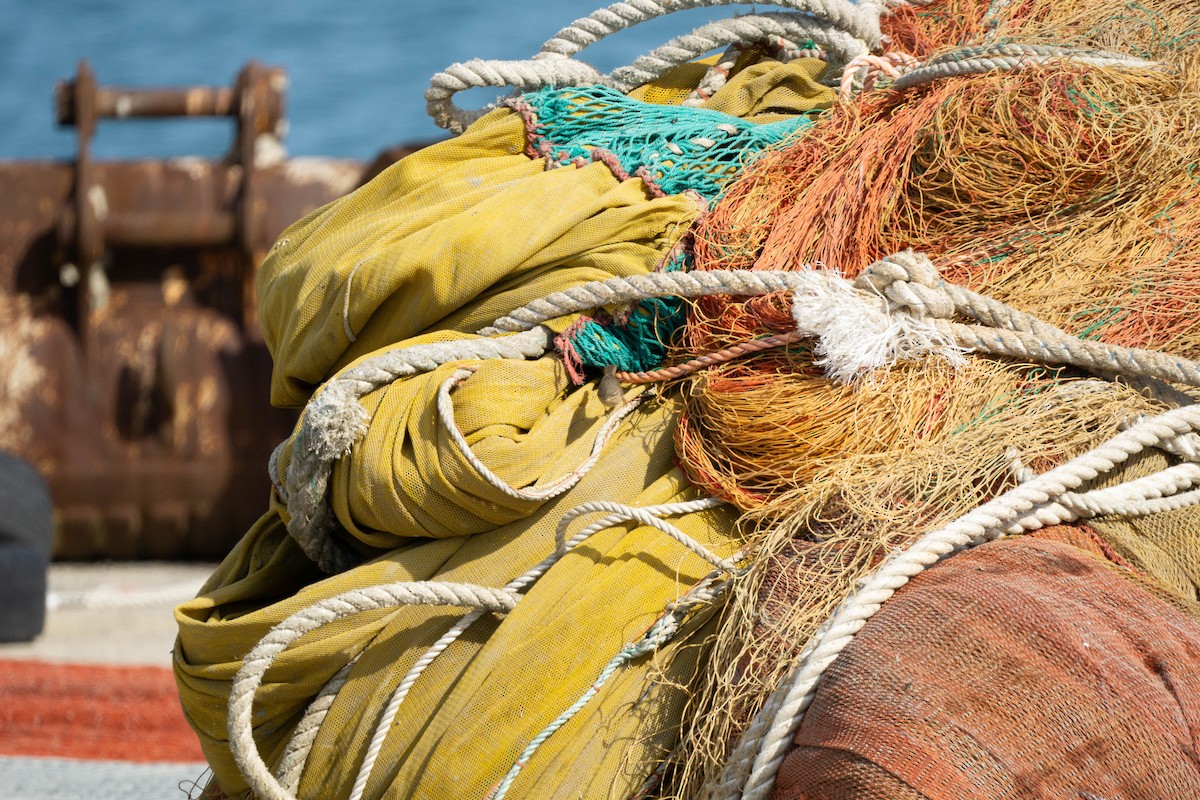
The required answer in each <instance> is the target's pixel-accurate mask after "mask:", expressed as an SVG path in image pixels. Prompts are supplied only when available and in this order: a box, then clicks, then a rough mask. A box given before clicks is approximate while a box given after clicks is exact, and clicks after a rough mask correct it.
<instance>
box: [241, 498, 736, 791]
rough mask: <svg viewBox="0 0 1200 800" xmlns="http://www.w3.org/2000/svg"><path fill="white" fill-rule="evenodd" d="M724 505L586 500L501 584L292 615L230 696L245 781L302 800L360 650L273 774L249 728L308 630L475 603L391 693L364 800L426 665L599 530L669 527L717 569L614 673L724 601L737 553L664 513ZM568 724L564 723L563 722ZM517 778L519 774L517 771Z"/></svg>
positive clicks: (375, 591)
mask: <svg viewBox="0 0 1200 800" xmlns="http://www.w3.org/2000/svg"><path fill="white" fill-rule="evenodd" d="M722 505H724V502H723V501H721V500H718V499H716V498H700V499H697V500H689V501H683V502H678V503H666V504H662V505H657V506H645V507H641V508H638V507H634V506H627V505H623V504H619V503H607V502H593V503H585V504H583V505H580V506H577V507H576V508H574V509H572V510H571V511H569V512H567V513H566V514H565V515H563V517H562V518H561V519H560V521H559V523H558V526H557V528H556V530H555V549H554V551H553V552H552V553H551V554H550V555H549V556H547V557H546V558H545V559H543V560H542V561H541V562H540V563H538V564H537V565H536V566H534V567H532V568H531V569H529V570H527V571H526V572H524V573H522V574H521V575H520V576H518V577H517V578H515V579H513V580H512V581H510V582H509V583H508V584H507V585H506V586H505V587H503V588H501V589H493V588H489V587H485V586H477V585H474V584H459V583H443V582H438V581H412V582H403V583H395V584H387V585H382V586H373V587H369V588H365V589H356V590H353V591H349V592H345V593H343V594H340V595H337V596H335V597H331V598H327V599H325V600H322V601H320V602H318V603H315V604H313V605H312V606H309V607H308V608H306V609H303V610H301V611H298V612H296V613H295V614H293V615H291V616H290V617H288V618H287V619H285V620H284V621H283V622H280V623H279V624H278V625H276V626H275V627H273V628H272V629H271V630H270V631H269V632H268V633H267V634H266V636H264V637H263V638H262V639H261V640H260V641H259V643H258V644H257V645H255V647H254V648H253V649H252V650H251V651H250V653H249V654H248V655H247V656H246V659H245V661H244V662H243V664H242V667H241V669H239V670H238V672H237V674H236V675H235V676H234V679H233V684H232V686H231V689H230V695H229V712H228V730H229V739H230V751H231V752H232V754H233V757H234V761H235V763H236V764H237V766H238V769H239V771H240V772H241V773H242V777H243V778H245V780H246V783H247V785H248V786H249V787H250V788H251V790H252V791H253V792H254V793H255V796H256V797H258V798H260V800H296V798H295V794H294V793H295V789H296V786H297V785H298V784H299V780H300V777H301V775H302V774H303V771H304V765H305V762H306V760H307V757H308V753H309V751H310V750H311V747H312V743H313V741H314V740H315V739H316V736H317V733H318V732H319V730H320V727H321V725H322V723H323V722H324V720H325V716H326V714H327V712H328V710H329V707H330V706H331V705H332V703H333V701H334V699H335V698H336V696H337V693H338V692H339V691H340V690H341V688H342V686H343V685H344V684H345V681H346V678H347V676H348V675H349V673H350V670H351V668H352V667H353V665H354V663H355V661H356V660H357V656H355V658H354V659H351V660H350V662H349V663H347V664H346V665H345V666H344V667H342V668H341V669H340V670H339V671H338V672H337V673H336V674H335V675H334V676H333V677H332V678H331V679H330V680H329V681H328V682H327V683H326V685H325V686H324V687H323V688H322V689H321V691H320V692H319V693H318V695H317V697H316V698H315V699H314V700H313V702H312V703H311V704H310V705H309V706H308V708H307V709H306V710H305V713H304V716H303V717H302V719H301V721H300V723H299V724H298V725H297V727H296V729H295V731H293V733H292V738H291V740H290V741H289V742H288V744H287V746H286V748H285V749H284V754H283V756H282V758H281V759H280V762H279V764H278V765H277V767H276V773H275V774H274V775H272V774H271V772H270V770H269V769H268V768H267V766H266V763H265V762H264V761H263V759H262V756H261V754H260V753H259V751H258V746H257V744H256V743H255V741H254V736H253V724H252V719H253V705H254V695H255V693H256V692H257V691H258V688H259V687H260V686H261V685H262V682H263V678H264V676H265V674H266V671H267V670H268V669H269V668H270V666H271V664H272V663H273V662H274V660H275V659H276V658H278V657H279V655H280V654H281V653H283V652H284V651H285V650H286V649H287V648H288V647H289V646H290V645H291V644H292V643H294V642H295V641H296V640H297V639H299V638H300V637H301V636H303V635H304V634H306V633H309V632H311V631H314V630H316V629H317V628H319V627H322V626H324V625H328V624H330V623H332V622H334V621H336V620H339V619H342V618H344V617H348V616H352V615H354V614H358V613H360V612H362V611H367V610H371V609H380V608H399V607H401V606H405V605H436V606H460V607H465V608H470V609H472V610H471V611H470V612H469V613H468V614H466V615H464V616H463V617H462V618H461V619H459V621H458V622H456V623H455V624H454V625H453V626H452V627H451V628H450V629H449V630H448V631H447V632H446V633H445V634H443V635H442V636H441V638H439V639H438V640H437V642H435V643H434V644H433V645H432V646H431V647H430V648H429V650H428V651H426V652H425V654H424V655H422V656H421V657H420V658H419V659H417V661H416V662H415V663H414V664H413V666H412V667H411V668H410V669H409V671H408V673H407V674H406V675H405V676H404V678H403V679H401V681H400V683H399V684H398V685H397V687H396V689H395V690H394V691H393V693H392V696H391V697H390V698H389V701H388V705H387V707H386V708H385V709H384V712H383V714H382V715H381V717H380V719H379V721H378V723H377V724H376V728H375V733H374V735H373V736H372V739H371V742H370V744H369V746H368V747H367V751H366V753H365V754H364V757H363V762H362V764H361V765H360V767H359V771H358V774H357V776H356V778H355V782H354V786H353V788H352V789H351V793H350V800H361V798H362V796H363V792H364V791H365V789H366V784H367V781H368V779H369V778H370V775H371V772H372V770H373V768H374V765H375V762H376V761H377V759H378V756H379V752H380V750H381V749H382V747H383V743H384V740H385V739H386V738H387V735H388V732H389V731H390V729H391V727H392V724H393V723H394V722H395V718H396V715H397V713H398V711H399V709H400V706H401V704H402V703H403V702H404V699H405V697H407V695H408V693H409V691H410V690H411V688H412V686H413V685H414V684H415V683H416V681H417V679H418V678H419V677H420V676H421V674H422V673H423V672H424V670H425V669H426V668H427V667H428V666H429V665H430V664H431V663H432V662H433V661H434V659H436V658H437V657H438V655H440V654H441V653H442V652H444V651H445V650H446V648H447V647H449V646H450V645H451V644H452V643H453V642H454V641H455V640H457V639H458V637H459V636H461V634H462V633H463V631H465V630H466V629H467V628H469V627H470V626H471V625H472V624H473V623H474V622H475V621H476V620H478V619H479V618H480V617H482V616H483V615H484V614H485V613H488V612H494V613H501V614H506V613H508V612H510V611H512V610H513V609H514V608H515V607H516V604H517V602H518V601H519V599H520V597H521V594H520V593H522V592H523V591H524V590H525V589H527V588H528V587H529V586H531V585H532V584H533V583H535V582H536V581H537V580H538V578H540V577H541V576H542V575H544V574H546V572H547V571H549V570H550V568H551V567H553V566H554V565H555V564H556V563H558V561H560V560H561V559H562V558H563V556H565V555H566V554H567V553H569V552H571V551H572V550H574V549H575V548H576V547H578V546H579V545H580V544H582V543H583V542H584V541H586V540H587V539H588V538H589V537H591V536H593V535H595V534H596V533H598V532H600V531H602V530H606V529H607V528H611V527H612V526H614V525H617V524H620V523H622V522H628V521H635V522H639V523H641V524H642V525H645V526H648V527H651V528H653V529H655V530H658V531H661V532H663V533H665V534H666V535H668V536H670V537H671V538H672V539H674V540H675V541H677V542H679V543H680V544H682V545H683V546H684V547H686V548H687V549H688V550H690V551H692V552H694V553H696V554H697V555H699V556H700V557H701V558H703V559H704V560H705V561H707V562H708V563H710V564H712V565H714V566H715V567H716V568H717V569H716V571H714V573H711V574H710V575H709V576H708V577H707V578H705V579H704V580H703V581H701V583H700V584H698V585H697V587H695V588H693V589H692V590H690V591H689V592H688V593H686V594H685V595H684V596H683V597H680V598H679V599H677V600H676V601H674V602H672V603H671V604H669V605H668V607H667V611H666V614H665V615H664V617H662V618H661V619H660V620H659V621H658V622H657V623H656V624H655V626H654V627H652V628H651V632H650V633H648V634H647V635H646V636H645V637H643V639H642V640H640V641H639V642H638V643H636V644H633V645H630V646H627V647H626V648H623V649H622V651H621V654H622V655H621V656H619V658H621V660H620V662H619V663H617V664H615V665H612V664H610V666H611V669H609V667H606V670H607V673H608V675H611V674H612V673H613V672H615V671H616V669H617V668H618V667H619V666H620V664H623V663H625V662H626V661H629V660H632V659H633V658H636V657H638V656H640V655H643V654H645V653H647V652H650V651H651V650H653V649H657V648H658V647H660V646H661V645H662V644H663V643H665V642H666V641H669V639H670V638H671V637H672V636H674V634H675V633H676V632H677V631H678V629H679V625H680V624H681V622H682V620H683V619H684V617H685V616H686V615H687V613H688V612H689V611H690V610H691V609H693V608H695V607H696V606H698V605H701V604H707V603H712V602H715V600H716V599H717V598H718V597H720V595H721V592H722V591H723V587H717V586H715V579H716V576H719V575H720V574H725V573H732V572H735V571H736V570H737V566H736V561H737V558H738V556H737V555H735V556H732V557H730V558H722V557H721V556H718V555H717V554H715V553H713V552H711V551H710V550H708V548H706V547H704V546H703V545H702V544H700V543H699V542H698V541H696V540H695V539H693V538H692V537H690V536H688V535H687V534H686V533H684V532H683V531H681V530H679V529H678V528H676V527H675V526H673V525H671V524H669V523H667V522H665V521H664V520H663V519H661V517H664V516H674V515H680V514H691V513H695V512H698V511H704V510H708V509H713V508H718V507H720V506H722ZM595 513H604V514H606V516H604V517H603V518H602V519H600V520H598V521H597V522H594V523H592V524H590V525H588V526H587V527H585V528H583V529H581V530H580V531H579V532H577V533H575V534H574V535H572V536H571V537H570V538H567V535H566V534H567V531H568V530H569V528H570V525H571V523H572V522H573V521H574V520H576V519H578V518H579V517H580V516H583V515H585V514H595ZM627 651H629V652H627ZM602 684H603V681H597V682H596V683H595V684H593V687H592V690H589V691H590V693H589V694H587V695H586V696H585V698H581V701H579V702H577V703H576V704H574V705H573V706H572V708H571V710H570V714H571V715H574V714H575V713H577V712H578V711H579V710H580V709H581V708H583V707H584V705H586V703H587V701H588V700H590V699H591V697H593V696H595V694H596V693H597V692H598V691H599V689H600V687H601V685H602ZM567 719H569V716H568V717H567ZM565 721H566V720H565V719H564V720H563V723H565ZM563 723H560V724H559V725H558V726H556V727H555V728H554V730H557V727H561V724H563ZM552 733H553V730H550V731H548V732H544V734H545V735H544V736H542V737H541V739H540V740H535V741H536V742H537V743H536V745H533V744H531V747H533V749H534V750H536V749H537V746H539V745H540V744H541V742H543V741H545V739H546V738H548V737H549V736H550V735H551V734H552ZM513 777H514V778H515V773H514V774H513ZM510 783H511V781H510Z"/></svg>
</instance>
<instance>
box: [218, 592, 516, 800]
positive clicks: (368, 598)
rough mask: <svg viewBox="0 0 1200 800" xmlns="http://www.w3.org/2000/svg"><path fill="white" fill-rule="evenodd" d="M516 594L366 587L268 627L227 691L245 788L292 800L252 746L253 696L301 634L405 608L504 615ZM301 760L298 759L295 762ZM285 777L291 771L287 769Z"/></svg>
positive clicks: (265, 799) (266, 797) (232, 745)
mask: <svg viewBox="0 0 1200 800" xmlns="http://www.w3.org/2000/svg"><path fill="white" fill-rule="evenodd" d="M518 599H519V597H518V595H516V594H515V593H513V592H510V591H507V590H504V589H492V588H490V587H486V586H474V585H471V584H461V583H439V582H432V581H412V582H404V583H393V584H387V585H383V586H371V587H367V588H364V589H355V590H353V591H349V592H344V593H342V594H340V595H337V596H335V597H330V598H327V599H325V600H321V601H320V602H318V603H315V604H313V605H311V606H309V607H308V608H305V609H303V610H301V611H298V612H297V613H295V614H293V615H291V616H290V617H288V618H287V619H285V620H284V621H283V622H281V623H279V624H278V625H276V626H275V627H273V628H272V629H271V630H270V631H269V632H268V633H267V635H266V636H264V637H263V638H262V639H261V640H260V641H259V643H258V644H257V645H255V646H254V649H252V650H251V651H250V652H249V654H247V655H246V658H245V660H244V661H243V662H242V666H241V668H240V669H239V670H238V671H237V674H236V675H235V676H234V678H233V683H232V685H231V686H230V692H229V715H228V732H229V749H230V752H231V754H232V755H233V758H234V762H235V763H236V764H237V767H238V771H240V772H241V773H242V777H243V778H244V779H245V781H246V784H247V785H248V786H249V787H250V789H251V791H253V792H254V794H255V796H256V797H257V798H259V800H295V796H294V795H293V794H292V792H291V791H289V790H288V789H287V788H285V787H284V786H283V785H282V784H281V783H280V782H279V780H277V779H276V778H275V776H273V775H272V774H271V772H270V770H268V769H267V765H266V763H265V762H264V761H263V759H262V756H261V755H260V754H259V752H258V745H257V743H256V742H255V741H254V728H253V721H252V720H253V707H254V695H255V693H256V692H257V691H258V688H259V686H261V685H262V682H263V677H264V675H265V674H266V672H267V669H268V668H269V667H270V666H271V664H272V663H273V662H274V660H275V659H276V658H277V657H278V656H279V654H280V653H282V652H283V651H284V650H286V649H287V648H288V647H289V646H290V645H291V644H292V643H293V642H295V641H296V640H297V639H299V638H300V637H301V636H303V635H304V634H306V633H308V632H310V631H313V630H316V629H317V628H319V627H321V626H323V625H328V624H329V623H331V622H334V621H336V620H339V619H342V618H344V617H348V616H352V615H354V614H358V613H360V612H362V611H369V610H373V609H379V608H397V607H400V606H405V605H435V606H465V607H468V608H480V609H484V610H486V611H494V612H499V613H507V612H509V611H511V610H512V609H513V608H514V607H515V606H516V604H517V600H518ZM301 760H302V759H301ZM287 772H288V773H289V774H290V773H291V772H292V770H291V769H290V768H289V769H288V770H287Z"/></svg>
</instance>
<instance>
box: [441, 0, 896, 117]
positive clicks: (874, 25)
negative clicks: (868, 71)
mask: <svg viewBox="0 0 1200 800" xmlns="http://www.w3.org/2000/svg"><path fill="white" fill-rule="evenodd" d="M739 4H741V5H756V3H754V2H753V0H630V2H623V3H616V4H614V5H611V6H608V7H607V8H603V9H600V10H599V11H596V12H594V13H593V14H592V15H591V16H588V17H584V18H583V19H580V20H576V21H575V22H574V23H572V24H571V25H569V26H567V27H566V28H564V29H562V30H561V31H559V32H558V34H556V35H555V36H554V37H553V38H552V39H550V40H548V41H547V42H546V43H545V44H543V45H542V47H541V50H540V51H539V52H538V53H537V55H535V56H534V57H533V58H532V59H529V60H526V61H498V60H481V59H474V60H472V61H467V62H464V63H459V64H452V65H451V66H449V67H447V68H446V69H445V70H444V71H442V72H439V73H438V74H436V75H434V76H433V78H432V79H431V81H430V86H429V89H427V90H426V92H425V110H426V112H427V113H428V114H429V116H431V117H432V118H433V120H434V122H435V123H436V124H437V125H439V126H441V127H443V128H446V129H448V130H450V131H451V132H453V133H456V134H459V133H462V132H463V131H464V130H466V128H467V127H468V126H469V125H470V124H471V123H472V122H474V121H475V120H476V119H478V118H479V117H480V116H482V115H483V114H484V113H486V109H483V110H476V111H467V110H464V109H461V108H459V107H458V106H456V105H454V102H453V97H454V95H456V94H457V93H459V92H461V91H463V90H465V89H471V88H482V87H497V88H503V87H512V88H514V89H516V90H518V91H531V90H534V89H540V88H543V87H546V86H581V85H586V84H603V85H607V86H613V87H615V88H617V89H619V90H621V91H623V92H628V91H630V90H632V89H634V88H636V87H637V86H641V85H642V84H645V83H648V82H649V81H651V80H654V79H655V78H657V77H659V76H661V75H663V74H665V73H666V72H668V71H669V70H671V69H672V68H674V67H677V66H679V65H680V64H684V63H687V62H688V61H691V60H692V59H695V58H697V57H699V56H702V55H704V54H705V53H707V52H709V51H710V50H714V49H716V48H718V47H723V46H725V45H729V44H733V43H735V42H741V41H769V40H772V39H780V38H782V39H786V40H793V39H800V40H803V39H807V38H811V39H813V40H814V41H816V42H818V43H820V44H822V45H824V47H825V49H827V50H828V51H830V52H831V53H833V54H835V55H837V56H839V58H838V62H839V63H842V62H845V61H849V60H851V59H853V58H855V57H856V56H860V55H864V54H866V53H868V52H870V51H871V50H872V49H874V48H876V47H878V46H879V45H880V43H881V41H882V36H881V33H880V28H879V16H880V13H881V11H882V7H881V3H880V2H879V0H863V2H860V3H858V4H857V5H856V4H852V3H850V2H848V0H778V2H775V3H772V4H771V5H776V6H781V7H784V8H787V9H790V10H791V12H792V13H778V12H775V13H766V14H751V15H747V16H742V17H733V18H730V19H724V20H716V21H714V22H710V23H708V24H706V25H703V26H701V27H699V28H697V29H696V30H694V31H692V32H691V33H688V34H684V35H683V36H678V37H676V38H674V39H672V40H671V41H670V42H668V43H667V44H665V45H663V46H661V47H659V48H657V49H656V50H654V51H653V52H651V53H649V54H647V55H645V56H642V57H641V58H639V59H637V60H636V61H634V63H633V64H631V65H629V66H627V67H621V68H618V69H616V70H614V71H613V72H612V74H611V75H603V74H601V73H600V72H599V71H597V70H596V69H595V68H593V67H591V66H589V65H587V64H585V63H583V62H581V61H577V60H576V59H575V58H574V56H576V55H578V54H579V53H580V52H582V51H583V50H584V49H586V48H587V47H589V46H590V45H592V44H594V43H596V42H598V41H600V40H601V39H603V38H605V37H607V36H610V35H612V34H613V33H616V32H617V31H620V30H624V29H625V28H629V27H631V26H633V25H637V24H639V23H641V22H645V21H646V20H649V19H653V18H655V17H659V16H663V15H665V14H670V13H673V12H675V11H680V10H684V9H690V8H710V7H714V6H726V5H739ZM797 12H798V13H797Z"/></svg>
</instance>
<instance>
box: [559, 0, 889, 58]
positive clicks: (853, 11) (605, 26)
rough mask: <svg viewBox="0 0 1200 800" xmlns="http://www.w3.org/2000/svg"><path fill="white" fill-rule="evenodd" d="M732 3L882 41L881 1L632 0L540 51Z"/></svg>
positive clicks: (578, 47)
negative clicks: (779, 10)
mask: <svg viewBox="0 0 1200 800" xmlns="http://www.w3.org/2000/svg"><path fill="white" fill-rule="evenodd" d="M729 5H775V6H780V7H783V8H787V9H790V10H792V11H798V12H806V13H809V14H812V15H813V16H814V17H817V18H820V19H823V20H827V21H829V22H830V23H832V24H833V25H835V26H837V27H838V28H840V29H842V30H844V31H846V32H848V33H849V34H851V35H852V36H855V37H857V38H859V39H862V40H864V41H865V42H867V44H868V46H869V47H876V46H878V44H879V42H880V36H881V35H880V31H879V13H880V8H879V5H878V3H872V2H870V1H869V0H867V1H865V2H861V3H858V4H854V3H851V2H848V0H780V1H779V2H768V3H761V2H755V0H629V1H628V2H624V3H614V4H613V5H610V6H608V7H607V8H602V9H600V10H598V11H594V12H593V13H592V14H591V15H589V16H587V17H584V18H582V19H578V20H576V21H575V22H572V23H571V24H570V25H568V26H567V27H565V28H563V29H562V30H561V31H559V32H558V33H556V34H555V35H554V37H553V38H551V39H550V40H548V41H547V42H546V43H545V44H543V45H542V46H541V49H540V54H543V55H557V56H574V55H576V54H578V53H580V52H582V51H583V50H585V49H586V48H588V47H590V46H591V45H593V44H595V43H596V42H598V41H600V40H601V39H604V38H606V37H608V36H611V35H612V34H614V33H616V32H618V31H622V30H625V29H626V28H631V27H633V26H634V25H637V24H639V23H642V22H645V21H647V20H650V19H654V18H655V17H661V16H665V15H667V14H671V13H674V12H676V11H684V10H687V9H692V8H714V7H718V6H729Z"/></svg>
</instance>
